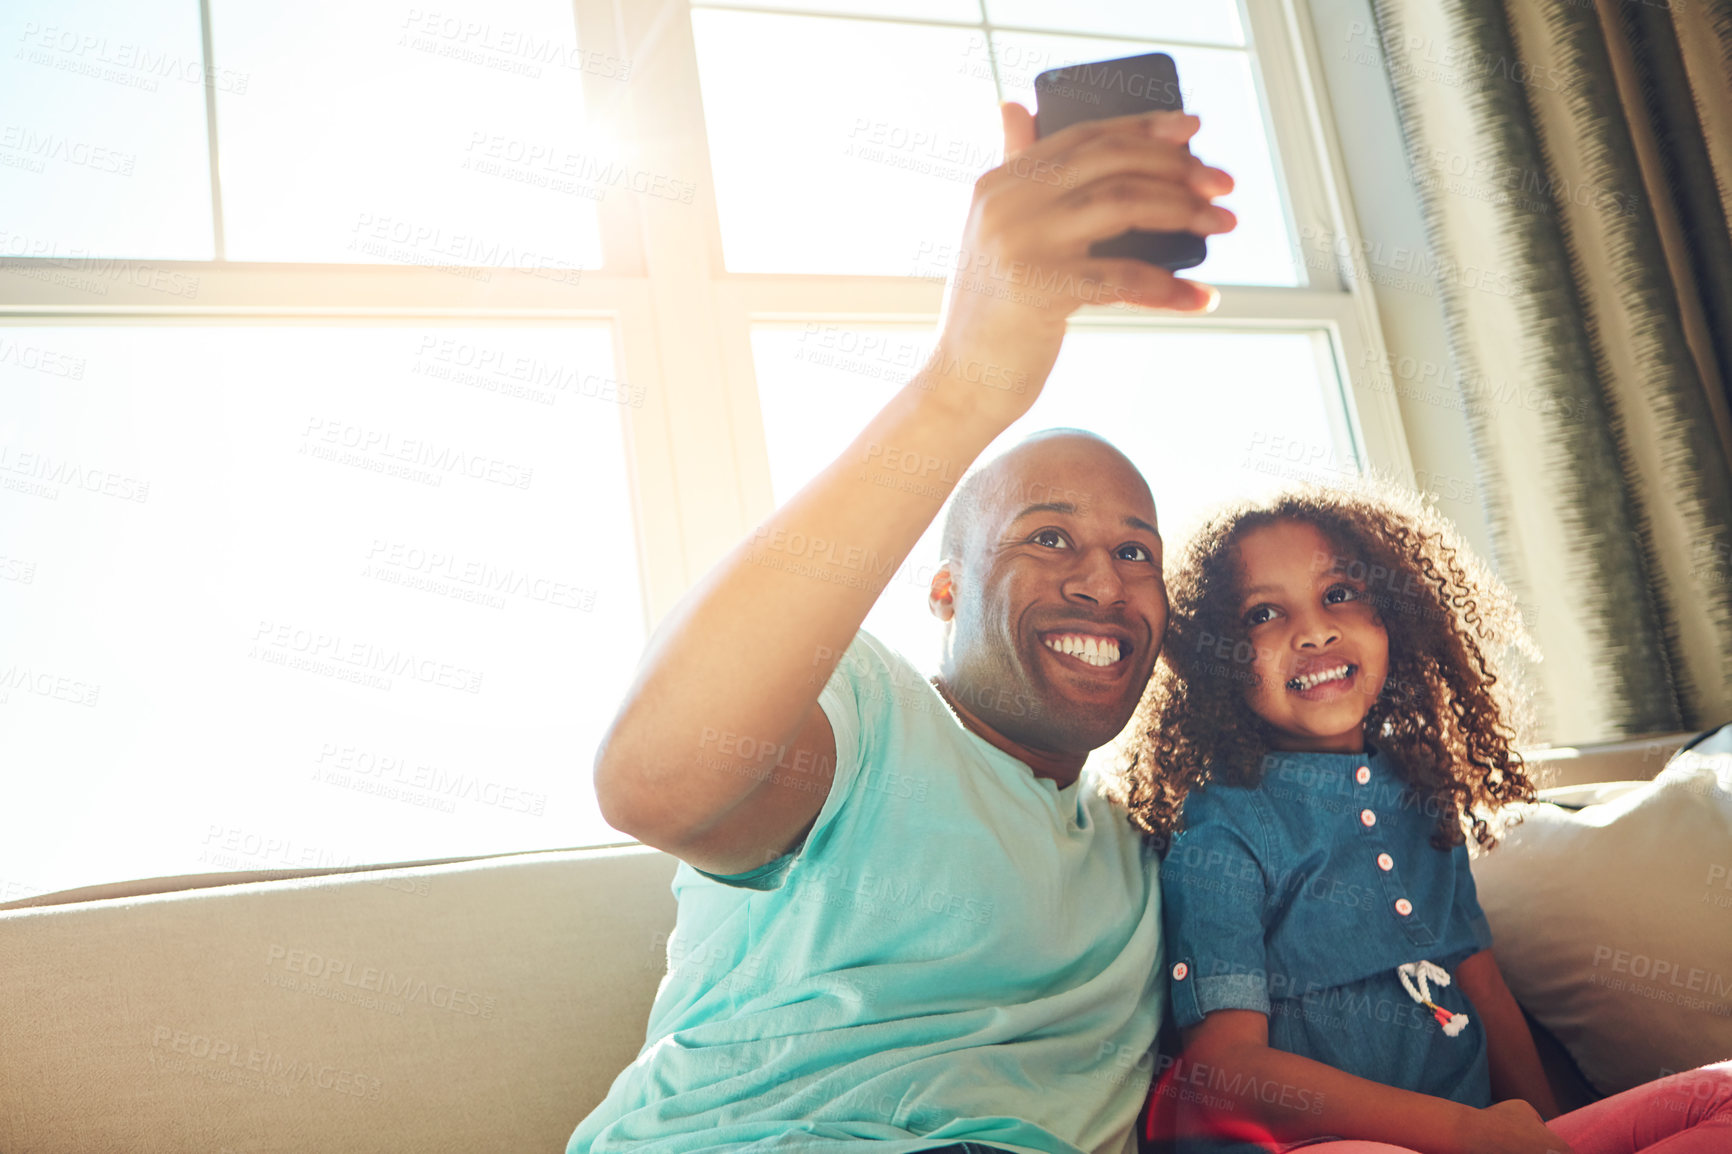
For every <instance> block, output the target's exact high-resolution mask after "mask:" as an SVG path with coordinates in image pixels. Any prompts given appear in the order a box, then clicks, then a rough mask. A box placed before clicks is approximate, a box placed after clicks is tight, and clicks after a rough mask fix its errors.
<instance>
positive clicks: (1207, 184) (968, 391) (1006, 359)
mask: <svg viewBox="0 0 1732 1154" xmlns="http://www.w3.org/2000/svg"><path fill="white" fill-rule="evenodd" d="M1001 111H1002V113H1003V116H1004V155H1005V162H1004V163H1003V164H1001V165H1000V166H998V167H997V168H995V169H993V170H992V171H990V172H988V173H986V174H984V175H983V176H981V178H980V179H979V180H977V181H976V182H975V185H974V201H973V203H972V205H971V206H970V208H969V214H968V222H967V224H966V225H965V227H964V230H963V237H962V243H961V246H960V248H959V249H958V251H957V252H956V254H955V256H954V261H953V268H952V275H951V284H950V295H949V298H948V299H947V301H946V302H945V311H944V320H943V325H942V331H941V333H940V335H939V340H938V347H937V350H936V351H935V352H934V354H933V359H932V360H931V361H930V362H929V363H928V366H927V369H926V372H925V378H926V384H927V385H928V387H932V388H936V389H939V390H942V391H943V393H945V394H948V395H951V396H954V397H956V398H958V399H959V400H962V401H963V403H964V408H965V411H967V412H969V413H970V415H971V416H976V417H984V418H987V419H988V420H990V421H992V422H993V423H995V424H998V425H999V427H1000V428H1002V427H1004V426H1005V425H1008V424H1010V422H1011V421H1014V420H1015V419H1016V418H1017V417H1020V416H1021V415H1022V414H1023V413H1025V412H1027V411H1028V408H1029V406H1031V405H1032V404H1033V403H1034V400H1035V398H1036V397H1038V396H1039V394H1040V389H1041V387H1042V386H1043V385H1044V384H1045V383H1046V378H1047V374H1048V373H1049V372H1051V371H1052V366H1053V363H1054V362H1055V361H1056V360H1057V359H1058V350H1059V346H1060V345H1061V344H1062V343H1063V340H1064V332H1065V320H1066V318H1068V317H1069V316H1070V314H1071V313H1073V312H1075V311H1076V310H1077V309H1078V308H1081V307H1082V306H1083V305H1085V304H1115V303H1124V304H1132V305H1137V306H1141V307H1144V308H1158V309H1169V310H1173V311H1177V312H1204V311H1207V310H1209V309H1211V308H1213V307H1214V305H1215V301H1216V300H1217V299H1218V296H1219V294H1218V293H1216V292H1215V290H1214V289H1212V288H1210V287H1209V286H1208V285H1205V284H1201V283H1199V282H1196V281H1191V280H1186V279H1184V278H1182V277H1178V276H1175V275H1174V274H1173V273H1171V272H1169V271H1168V270H1166V269H1164V268H1158V267H1156V266H1154V265H1151V264H1147V263H1145V262H1143V261H1140V260H1134V259H1130V258H1127V257H1100V256H1091V255H1089V246H1090V245H1091V244H1094V243H1095V242H1097V241H1101V240H1105V239H1107V238H1110V237H1115V236H1118V235H1120V234H1122V233H1124V232H1125V231H1126V230H1128V229H1146V230H1150V231H1156V232H1178V231H1190V232H1195V233H1198V234H1203V235H1208V234H1214V233H1223V232H1227V231H1229V230H1231V229H1232V228H1233V227H1234V225H1235V224H1236V223H1237V222H1236V220H1235V219H1234V217H1233V214H1232V213H1231V212H1229V211H1228V210H1227V209H1224V208H1221V207H1220V206H1218V205H1216V204H1214V203H1213V201H1214V198H1216V197H1218V196H1224V195H1226V194H1227V193H1229V192H1231V191H1232V189H1233V178H1232V177H1230V176H1228V175H1227V174H1226V173H1225V172H1223V171H1222V170H1220V169H1218V168H1211V167H1210V166H1208V165H1206V164H1204V163H1203V162H1202V161H1200V160H1198V159H1197V158H1196V157H1194V156H1192V155H1191V153H1190V149H1189V141H1190V139H1191V137H1192V136H1194V135H1195V134H1196V132H1197V129H1198V126H1199V124H1200V122H1199V121H1198V119H1197V118H1196V117H1195V116H1191V115H1189V114H1187V113H1183V112H1174V111H1159V112H1148V113H1142V114H1139V115H1135V116H1121V117H1115V118H1112V119H1107V120H1091V121H1085V122H1083V123H1079V124H1073V125H1071V126H1070V127H1068V128H1064V129H1061V130H1060V131H1058V132H1055V133H1053V134H1052V135H1050V136H1047V137H1044V138H1041V139H1036V136H1035V123H1034V118H1033V116H1031V115H1030V114H1029V112H1028V110H1027V109H1026V108H1024V107H1022V106H1021V105H1020V104H1005V105H1003V106H1002V108H1001ZM982 380H996V381H1004V380H1016V381H1020V382H1026V387H1024V388H1020V389H1014V390H1012V389H1004V388H991V387H983V386H982V384H981V382H982Z"/></svg>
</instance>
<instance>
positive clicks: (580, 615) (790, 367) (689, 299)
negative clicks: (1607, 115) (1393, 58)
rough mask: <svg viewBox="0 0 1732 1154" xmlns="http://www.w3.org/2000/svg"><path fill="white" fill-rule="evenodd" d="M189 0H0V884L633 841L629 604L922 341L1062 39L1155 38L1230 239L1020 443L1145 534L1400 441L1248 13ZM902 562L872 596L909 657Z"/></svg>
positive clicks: (888, 380) (1368, 457)
mask: <svg viewBox="0 0 1732 1154" xmlns="http://www.w3.org/2000/svg"><path fill="white" fill-rule="evenodd" d="M202 8H203V15H201V5H200V4H198V3H196V2H194V0H149V2H148V3H143V2H140V3H135V4H119V3H99V2H97V0H78V2H76V3H68V2H65V0H57V2H55V3H52V4H51V3H48V2H47V0H31V2H29V3H24V4H19V5H13V6H11V7H9V8H8V9H7V11H6V12H5V13H4V14H3V15H0V36H5V37H9V38H10V40H9V42H11V43H14V44H15V45H17V46H18V50H17V52H16V54H14V55H13V56H11V57H9V58H8V59H7V60H5V61H4V62H0V100H3V106H4V107H6V108H7V109H8V110H9V111H8V114H7V116H6V117H5V118H3V119H4V121H5V123H3V124H0V202H4V203H6V204H7V205H8V209H9V212H8V216H7V220H6V221H5V222H0V254H3V257H0V390H3V392H0V396H3V397H4V407H3V409H0V523H3V524H4V526H5V528H6V534H5V540H4V544H3V545H0V615H3V616H0V621H4V623H5V624H4V625H3V626H0V629H3V630H4V645H3V647H0V653H4V655H5V656H4V657H3V658H0V716H3V717H4V719H5V724H4V725H3V726H0V757H4V758H5V759H6V761H7V764H9V765H11V766H13V767H15V770H14V774H13V782H14V785H13V794H12V797H13V799H14V801H15V804H12V805H9V806H7V807H5V809H4V811H0V846H3V847H4V849H0V900H8V899H11V898H16V897H22V896H28V895H30V894H32V893H36V892H41V891H47V890H54V889H61V888H67V887H72V886H78V885H85V884H93V883H97V882H102V881H112V880H119V879H123V878H128V877H142V876H151V875H161V874H174V873H193V872H211V871H220V870H230V869H249V868H273V867H287V868H292V867H307V866H330V865H346V864H359V863H363V862H382V861H395V860H409V859H417V858H436V857H454V856H462V855H465V854H479V853H491V852H507V851H512V850H531V849H539V848H551V847H565V846H573V845H581V844H593V843H597V842H606V841H617V840H620V838H619V835H618V834H617V833H615V832H614V831H611V830H609V829H607V827H606V826H605V825H604V824H603V823H602V822H601V821H600V818H599V815H598V814H597V813H596V811H595V806H594V795H593V791H592V789H591V785H590V780H589V763H590V759H591V757H592V754H593V749H594V744H595V742H596V740H597V739H598V738H599V736H600V734H601V732H602V730H603V728H604V727H605V726H606V724H607V722H608V720H609V719H610V718H611V716H612V713H613V710H614V708H615V707H616V706H617V703H618V700H619V697H620V695H621V694H622V693H623V691H624V689H625V686H626V684H627V683H628V681H629V678H630V676H631V672H632V667H633V665H634V664H635V660H636V657H637V655H638V651H639V649H640V647H641V645H642V643H643V640H644V638H645V637H646V636H647V632H648V630H649V629H650V628H651V627H652V626H653V624H654V623H655V622H656V621H657V620H659V619H660V618H661V616H662V615H663V614H665V613H666V612H667V610H668V609H669V608H670V607H671V606H672V604H673V603H674V601H675V600H677V598H678V597H679V596H680V595H681V594H682V593H683V592H684V590H685V589H686V588H687V587H688V586H689V585H690V584H691V583H692V582H693V581H694V580H696V579H697V577H699V576H700V575H701V574H702V573H703V571H704V570H705V569H706V568H707V567H708V566H709V565H710V564H711V563H713V561H714V560H715V559H716V558H717V557H719V556H720V555H721V554H722V553H723V552H724V551H725V550H726V549H728V548H729V547H731V546H732V545H733V544H734V543H735V542H736V541H737V540H738V539H739V538H740V537H741V536H742V535H743V534H744V533H745V532H746V531H747V530H748V529H749V528H750V527H751V525H752V524H754V523H755V522H756V521H757V520H759V519H760V518H761V517H762V516H764V515H765V514H766V513H767V512H768V511H769V510H770V509H771V508H772V507H773V504H774V502H775V501H776V500H777V499H779V498H781V497H785V496H786V495H787V493H788V492H789V491H791V489H792V488H794V487H797V485H798V484H799V483H800V482H801V481H802V480H803V479H804V478H805V477H807V476H809V475H810V474H811V472H813V471H814V470H815V469H816V468H817V466H818V464H819V463H821V462H822V460H824V459H825V456H826V455H827V454H830V453H833V452H834V451H835V448H836V447H837V445H838V443H839V440H841V439H845V437H846V436H847V435H850V434H849V430H851V429H853V428H857V426H858V424H859V422H860V421H863V420H864V419H865V416H866V415H868V414H869V413H870V412H872V411H873V410H874V409H875V408H876V407H877V405H878V404H880V403H881V401H882V399H883V398H884V397H885V396H886V395H887V394H888V393H889V391H890V390H892V389H893V388H895V387H896V385H897V384H898V383H899V381H900V380H902V379H905V377H906V375H907V374H908V373H909V372H911V371H912V368H913V367H914V366H917V365H918V364H919V360H920V358H922V357H923V356H924V351H925V349H926V347H927V345H928V342H929V341H930V340H931V338H932V328H933V323H934V321H935V320H936V317H937V315H938V311H939V306H940V303H941V299H942V292H943V281H942V276H943V273H944V271H945V270H944V255H943V250H944V247H945V246H947V245H952V244H954V243H955V239H956V234H957V233H958V231H959V226H960V222H961V217H962V213H963V212H964V210H965V208H966V205H967V202H968V195H969V188H970V185H971V183H972V181H973V179H974V177H975V176H976V175H977V174H978V173H979V172H980V171H983V170H985V169H986V168H988V167H991V166H992V165H993V164H996V163H997V161H998V152H999V150H1000V143H999V139H998V121H997V114H996V103H997V101H998V100H999V99H1000V98H1001V97H1002V98H1005V99H1022V100H1024V101H1025V102H1027V101H1030V100H1031V97H1030V96H1029V92H1030V90H1031V87H1032V80H1033V75H1034V74H1035V73H1036V72H1038V71H1041V70H1043V69H1045V68H1048V67H1057V66H1059V65H1061V64H1064V63H1068V62H1071V61H1074V60H1087V59H1098V58H1100V57H1102V56H1106V55H1122V54H1128V53H1131V52H1138V51H1145V50H1148V49H1149V48H1151V47H1158V48H1160V49H1162V50H1165V51H1170V52H1171V53H1172V54H1173V55H1174V56H1175V58H1176V59H1177V60H1178V63H1179V67H1180V73H1181V77H1182V82H1183V83H1184V84H1185V85H1186V97H1187V101H1188V102H1189V103H1190V104H1192V105H1193V106H1194V107H1198V108H1205V107H1206V108H1207V109H1209V110H1210V114H1211V116H1212V117H1213V119H1212V120H1210V122H1209V123H1210V128H1209V129H1208V130H1207V131H1208V132H1211V133H1217V134H1218V135H1217V136H1216V137H1215V138H1214V139H1213V140H1211V141H1208V142H1207V143H1205V142H1204V141H1199V144H1198V150H1199V152H1200V153H1203V154H1205V155H1207V156H1209V157H1210V158H1211V159H1218V160H1220V161H1221V162H1222V163H1223V164H1224V165H1226V166H1229V167H1232V168H1234V169H1235V175H1236V176H1238V177H1239V179H1240V191H1239V192H1237V193H1236V194H1235V198H1236V199H1235V201H1234V202H1233V203H1234V205H1235V207H1236V208H1237V209H1238V210H1239V212H1240V214H1241V218H1242V219H1243V220H1245V221H1246V222H1247V223H1246V224H1245V225H1244V226H1242V229H1241V231H1240V232H1239V233H1237V234H1235V236H1234V237H1232V238H1228V239H1224V240H1222V241H1221V243H1220V244H1219V245H1216V244H1215V243H1214V242H1211V247H1212V256H1211V261H1210V265H1209V266H1206V267H1205V269H1203V270H1201V272H1200V274H1199V275H1205V276H1210V277H1213V278H1214V279H1215V280H1216V281H1217V282H1218V283H1224V284H1232V285H1235V286H1238V287H1235V288H1234V289H1232V290H1231V291H1229V292H1228V293H1227V295H1226V297H1225V299H1224V301H1223V307H1222V308H1221V309H1220V310H1219V311H1218V312H1217V313H1216V314H1214V315H1212V316H1210V317H1208V318H1203V319H1179V318H1159V317H1151V316H1139V315H1136V314H1135V313H1133V312H1130V311H1128V310H1113V309H1106V308H1101V309H1089V310H1085V311H1084V312H1083V313H1080V314H1078V316H1077V317H1076V318H1075V320H1074V321H1073V336H1072V338H1071V339H1070V340H1069V341H1068V342H1067V344H1066V347H1065V351H1064V354H1063V357H1062V358H1061V360H1060V362H1059V367H1058V369H1057V370H1055V374H1054V378H1053V381H1052V383H1051V385H1050V387H1049V390H1048V393H1047V394H1046V395H1045V396H1044V397H1043V398H1042V400H1041V401H1040V403H1039V405H1038V406H1037V407H1036V409H1035V411H1034V412H1033V413H1031V414H1030V416H1029V418H1028V420H1027V421H1026V422H1024V424H1025V425H1026V426H1027V427H1030V428H1032V427H1038V426H1041V425H1047V424H1082V425H1090V426H1094V427H1103V426H1105V427H1110V428H1112V429H1113V430H1114V433H1115V435H1116V438H1117V439H1118V440H1119V442H1120V443H1121V445H1122V446H1123V447H1124V448H1125V449H1126V450H1127V451H1129V452H1130V453H1131V454H1132V456H1133V457H1134V458H1135V459H1137V460H1138V461H1139V463H1140V464H1141V465H1142V466H1143V468H1144V470H1145V472H1147V473H1148V475H1149V477H1150V480H1151V483H1152V484H1153V485H1154V488H1155V490H1156V496H1157V500H1158V501H1159V502H1160V505H1161V510H1162V518H1163V524H1164V525H1166V526H1168V527H1172V526H1175V525H1176V524H1177V523H1178V522H1180V521H1182V520H1183V519H1184V518H1185V516H1186V515H1188V514H1189V513H1190V512H1192V511H1194V510H1195V509H1196V508H1198V507H1199V506H1200V505H1201V504H1202V503H1204V502H1206V501H1207V500H1209V499H1211V498H1213V497H1215V496H1219V495H1223V494H1225V493H1227V492H1229V491H1235V490H1241V489H1256V488H1259V487H1263V486H1267V485H1269V484H1271V483H1273V481H1278V480H1281V479H1287V478H1291V477H1294V476H1304V475H1319V474H1327V473H1329V472H1331V471H1334V472H1341V471H1348V472H1351V471H1354V470H1357V469H1359V468H1362V467H1364V466H1366V465H1371V466H1375V467H1378V468H1384V469H1388V470H1391V471H1393V472H1396V473H1397V474H1399V473H1400V472H1401V471H1402V470H1404V469H1406V467H1407V465H1406V449H1405V443H1404V441H1403V439H1402V436H1401V431H1400V426H1399V423H1398V422H1397V421H1396V420H1395V416H1394V413H1395V410H1394V405H1393V400H1392V398H1390V397H1389V396H1388V395H1387V394H1385V393H1379V392H1378V391H1377V390H1376V389H1375V388H1374V387H1373V384H1374V382H1373V381H1372V380H1371V377H1370V375H1369V374H1367V373H1365V372H1363V370H1362V369H1361V367H1360V366H1362V365H1365V364H1370V363H1373V361H1374V360H1375V359H1376V358H1375V357H1374V355H1373V354H1374V353H1376V352H1379V351H1380V349H1381V346H1380V345H1379V343H1378V339H1377V337H1376V327H1375V324H1374V323H1373V316H1372V313H1371V311H1370V306H1369V303H1368V298H1367V297H1366V296H1365V294H1364V293H1363V292H1362V291H1361V289H1360V288H1359V287H1356V286H1344V285H1343V284H1341V283H1339V282H1338V281H1337V280H1336V279H1335V275H1334V272H1333V270H1332V269H1329V270H1321V271H1320V270H1316V269H1311V268H1308V267H1306V264H1305V262H1304V261H1302V260H1300V259H1299V256H1300V255H1301V246H1300V245H1299V244H1298V243H1297V242H1296V239H1295V238H1296V237H1298V236H1300V235H1301V233H1302V231H1303V230H1305V229H1307V228H1311V227H1317V226H1319V223H1320V222H1325V221H1330V220H1335V219H1337V218H1338V217H1339V215H1340V214H1341V213H1342V212H1343V211H1344V208H1343V206H1342V205H1341V204H1340V203H1338V201H1337V200H1336V199H1335V198H1333V197H1332V196H1330V195H1327V193H1326V190H1327V189H1329V188H1331V187H1333V186H1334V185H1335V184H1336V183H1338V182H1337V181H1335V178H1334V176H1333V172H1334V170H1333V168H1332V167H1331V161H1330V160H1329V149H1328V145H1327V141H1326V140H1325V139H1324V138H1323V137H1321V135H1320V134H1319V132H1318V131H1317V129H1316V128H1315V123H1316V119H1315V118H1314V117H1313V116H1312V115H1311V113H1310V111H1309V110H1310V109H1312V108H1313V107H1314V102H1313V101H1312V99H1311V96H1310V90H1309V87H1308V85H1309V80H1308V77H1309V75H1310V73H1309V70H1308V66H1307V64H1306V60H1307V52H1306V49H1305V48H1304V38H1303V37H1302V36H1299V35H1298V34H1296V33H1295V32H1294V31H1292V25H1291V21H1292V15H1291V12H1290V11H1289V8H1288V6H1287V5H1285V4H1283V3H1279V2H1277V0H1248V2H1247V3H1246V4H1245V5H1244V6H1242V7H1240V8H1234V7H1232V6H1229V5H1223V6H1213V5H1211V6H1207V7H1206V8H1204V7H1199V6H1193V8H1194V9H1195V10H1194V11H1192V10H1186V11H1184V12H1180V11H1179V10H1178V9H1177V8H1173V7H1172V6H1166V7H1164V8H1163V9H1161V11H1163V12H1171V13H1173V15H1170V16H1166V15H1162V16H1156V15H1154V12H1155V10H1154V9H1150V8H1148V7H1147V6H1146V5H1134V4H1129V3H1121V2H1119V0H1091V2H1088V3H1078V4H1073V5H1066V6H1063V8H1062V9H1060V8H1055V7H1053V6H1051V5H1046V4H1033V3H1028V2H1025V0H985V3H984V5H982V4H981V3H980V2H979V0H937V2H932V3H920V4H913V3H896V2H892V3H882V4H881V3H872V4H865V3H852V4H851V3H847V2H846V0H832V2H830V3H779V2H768V0H766V2H763V3H757V4H751V5H740V4H726V5H724V4H709V3H698V4H694V6H693V7H692V8H691V10H690V17H691V18H690V20H689V21H685V20H680V19H674V20H669V19H668V18H667V16H668V13H669V11H670V10H668V9H666V8H665V7H664V6H660V5H654V4H647V3H645V4H638V3H626V4H623V5H620V6H619V8H618V10H617V12H616V10H615V7H614V6H613V5H610V4H603V3H600V0H577V3H576V4H575V6H572V5H568V4H566V3H565V2H564V0H511V2H510V3H505V2H491V0H490V2H489V3H485V4H483V3H481V0H468V2H467V3H462V2H459V3H453V4H445V5H441V6H440V9H439V11H438V12H434V10H432V9H428V8H422V7H417V6H410V5H403V4H397V3H394V2H387V0H368V2H366V3H352V2H351V3H344V4H338V3H336V0H318V2H313V3H307V4H302V5H296V6H293V7H292V8H288V7H278V8H274V9H273V8H261V7H260V6H257V5H243V4H238V3H230V2H229V0H208V3H207V4H205V5H203V6H202ZM672 11H674V12H679V11H680V10H679V9H677V8H676V9H674V10H672ZM1060 11H1062V12H1063V17H1064V20H1065V21H1066V22H1067V24H1066V26H1064V27H1052V26H1051V24H1052V14H1053V13H1056V12H1060ZM1247 413H1250V414H1253V415H1252V416H1251V417H1249V418H1247V417H1246V416H1245V414H1247ZM1177 429H1182V430H1184V435H1175V432H1174V430H1177ZM1020 431H1021V429H1020V428H1019V429H1013V430H1011V431H1010V433H1008V434H1007V436H1008V437H1014V436H1016V435H1018V433H1019V432H1020ZM1307 470H1309V471H1310V472H1309V473H1307ZM935 552H936V547H935V545H933V544H932V541H931V539H929V541H928V542H926V543H924V544H923V545H922V547H921V551H919V552H917V553H916V555H915V556H914V557H912V558H911V559H910V561H909V563H908V565H907V566H905V567H904V568H905V571H906V572H905V575H906V576H907V577H908V580H907V582H905V583H897V584H893V586H892V594H891V595H890V596H887V597H886V599H885V603H884V604H882V605H881V606H880V608H879V609H878V610H876V611H875V612H874V616H873V619H872V621H871V622H869V627H872V628H875V629H879V630H881V631H882V632H883V633H884V634H885V635H886V636H887V637H890V638H891V639H892V640H893V641H894V642H895V643H897V644H899V645H902V646H903V647H904V648H905V649H907V650H908V651H909V652H910V655H911V656H914V657H916V659H917V660H918V659H922V658H923V657H924V656H925V654H923V653H922V652H921V651H922V648H923V646H928V645H929V643H930V638H931V634H930V627H929V626H928V624H927V622H926V620H925V619H924V618H923V617H922V615H921V612H920V601H921V597H920V589H921V588H923V582H922V581H921V578H920V574H919V567H920V566H921V565H923V564H927V563H929V561H930V560H931V559H933V558H932V557H930V556H929V555H928V554H929V553H931V554H935ZM903 584H906V585H907V587H908V591H909V592H910V593H912V594H913V596H911V597H908V598H907V599H906V600H905V601H902V602H898V601H896V599H895V595H896V594H897V593H900V592H902V591H903V590H902V585H903ZM923 630H924V631H925V632H924V633H923Z"/></svg>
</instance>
